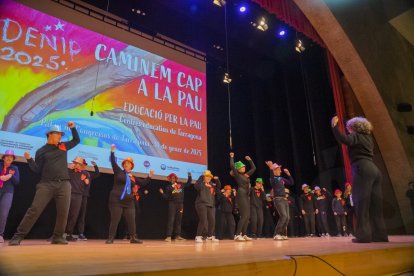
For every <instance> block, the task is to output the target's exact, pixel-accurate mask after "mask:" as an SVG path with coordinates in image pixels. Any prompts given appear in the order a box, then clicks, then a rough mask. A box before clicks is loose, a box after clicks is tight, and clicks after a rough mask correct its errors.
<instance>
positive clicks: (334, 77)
mask: <svg viewBox="0 0 414 276" xmlns="http://www.w3.org/2000/svg"><path fill="white" fill-rule="evenodd" d="M252 1H253V2H255V3H257V4H259V5H260V6H261V7H262V8H263V9H265V10H267V11H268V12H269V13H271V14H274V15H275V16H276V17H277V18H278V19H280V20H282V21H284V22H285V23H286V24H288V25H290V26H291V27H293V28H294V29H296V30H297V31H298V32H301V33H303V34H304V35H306V36H307V37H308V38H310V39H312V40H313V41H315V42H316V43H318V44H319V45H320V46H321V47H324V48H326V47H325V44H324V43H323V41H322V39H321V38H320V37H319V35H318V33H317V32H316V30H315V29H314V28H313V26H312V24H311V23H310V22H309V20H308V19H307V18H306V17H305V15H304V14H303V13H302V11H301V10H300V9H299V8H298V6H296V4H295V3H294V2H293V1H292V0H252ZM326 52H327V55H328V64H329V74H330V76H331V84H332V90H333V94H334V100H335V108H336V113H337V115H338V117H339V127H340V129H341V130H342V131H345V126H344V114H345V107H344V99H343V93H342V86H341V82H340V69H339V67H338V64H337V63H336V61H335V59H334V57H333V56H332V55H331V53H330V52H329V50H327V51H326ZM342 154H343V158H344V167H345V175H346V180H347V181H348V182H350V183H352V170H351V162H350V159H349V154H348V149H347V147H346V146H345V145H342Z"/></svg>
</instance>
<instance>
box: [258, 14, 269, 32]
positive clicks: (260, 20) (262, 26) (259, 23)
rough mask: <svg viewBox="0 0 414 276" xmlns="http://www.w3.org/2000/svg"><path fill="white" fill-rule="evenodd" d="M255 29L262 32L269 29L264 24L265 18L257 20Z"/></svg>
mask: <svg viewBox="0 0 414 276" xmlns="http://www.w3.org/2000/svg"><path fill="white" fill-rule="evenodd" d="M257 28H258V29H259V30H261V31H263V32H264V31H266V30H267V29H269V26H268V25H267V23H266V18H264V17H262V18H260V19H259V21H258V22H257Z"/></svg>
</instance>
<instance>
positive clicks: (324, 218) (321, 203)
mask: <svg viewBox="0 0 414 276" xmlns="http://www.w3.org/2000/svg"><path fill="white" fill-rule="evenodd" d="M330 196H331V195H330V194H329V192H328V191H326V192H322V191H321V195H319V196H318V195H317V194H315V200H316V208H317V209H318V211H319V212H318V213H317V214H316V222H317V225H318V232H319V234H329V224H328V210H329V200H328V197H330Z"/></svg>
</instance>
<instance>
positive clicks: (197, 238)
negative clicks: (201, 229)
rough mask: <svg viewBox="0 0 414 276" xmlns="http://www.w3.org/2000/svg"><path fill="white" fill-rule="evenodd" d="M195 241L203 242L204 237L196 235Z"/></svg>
mask: <svg viewBox="0 0 414 276" xmlns="http://www.w3.org/2000/svg"><path fill="white" fill-rule="evenodd" d="M195 242H197V243H202V242H203V237H202V236H196V237H195Z"/></svg>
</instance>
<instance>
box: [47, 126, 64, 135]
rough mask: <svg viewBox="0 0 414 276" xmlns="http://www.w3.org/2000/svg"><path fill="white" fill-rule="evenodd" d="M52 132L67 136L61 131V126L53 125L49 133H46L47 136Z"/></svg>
mask: <svg viewBox="0 0 414 276" xmlns="http://www.w3.org/2000/svg"><path fill="white" fill-rule="evenodd" d="M51 132H60V133H61V134H62V136H64V135H65V133H64V132H63V131H62V130H61V129H60V126H59V125H51V126H50V127H49V129H48V131H47V132H46V136H47V135H48V134H49V133H51Z"/></svg>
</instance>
